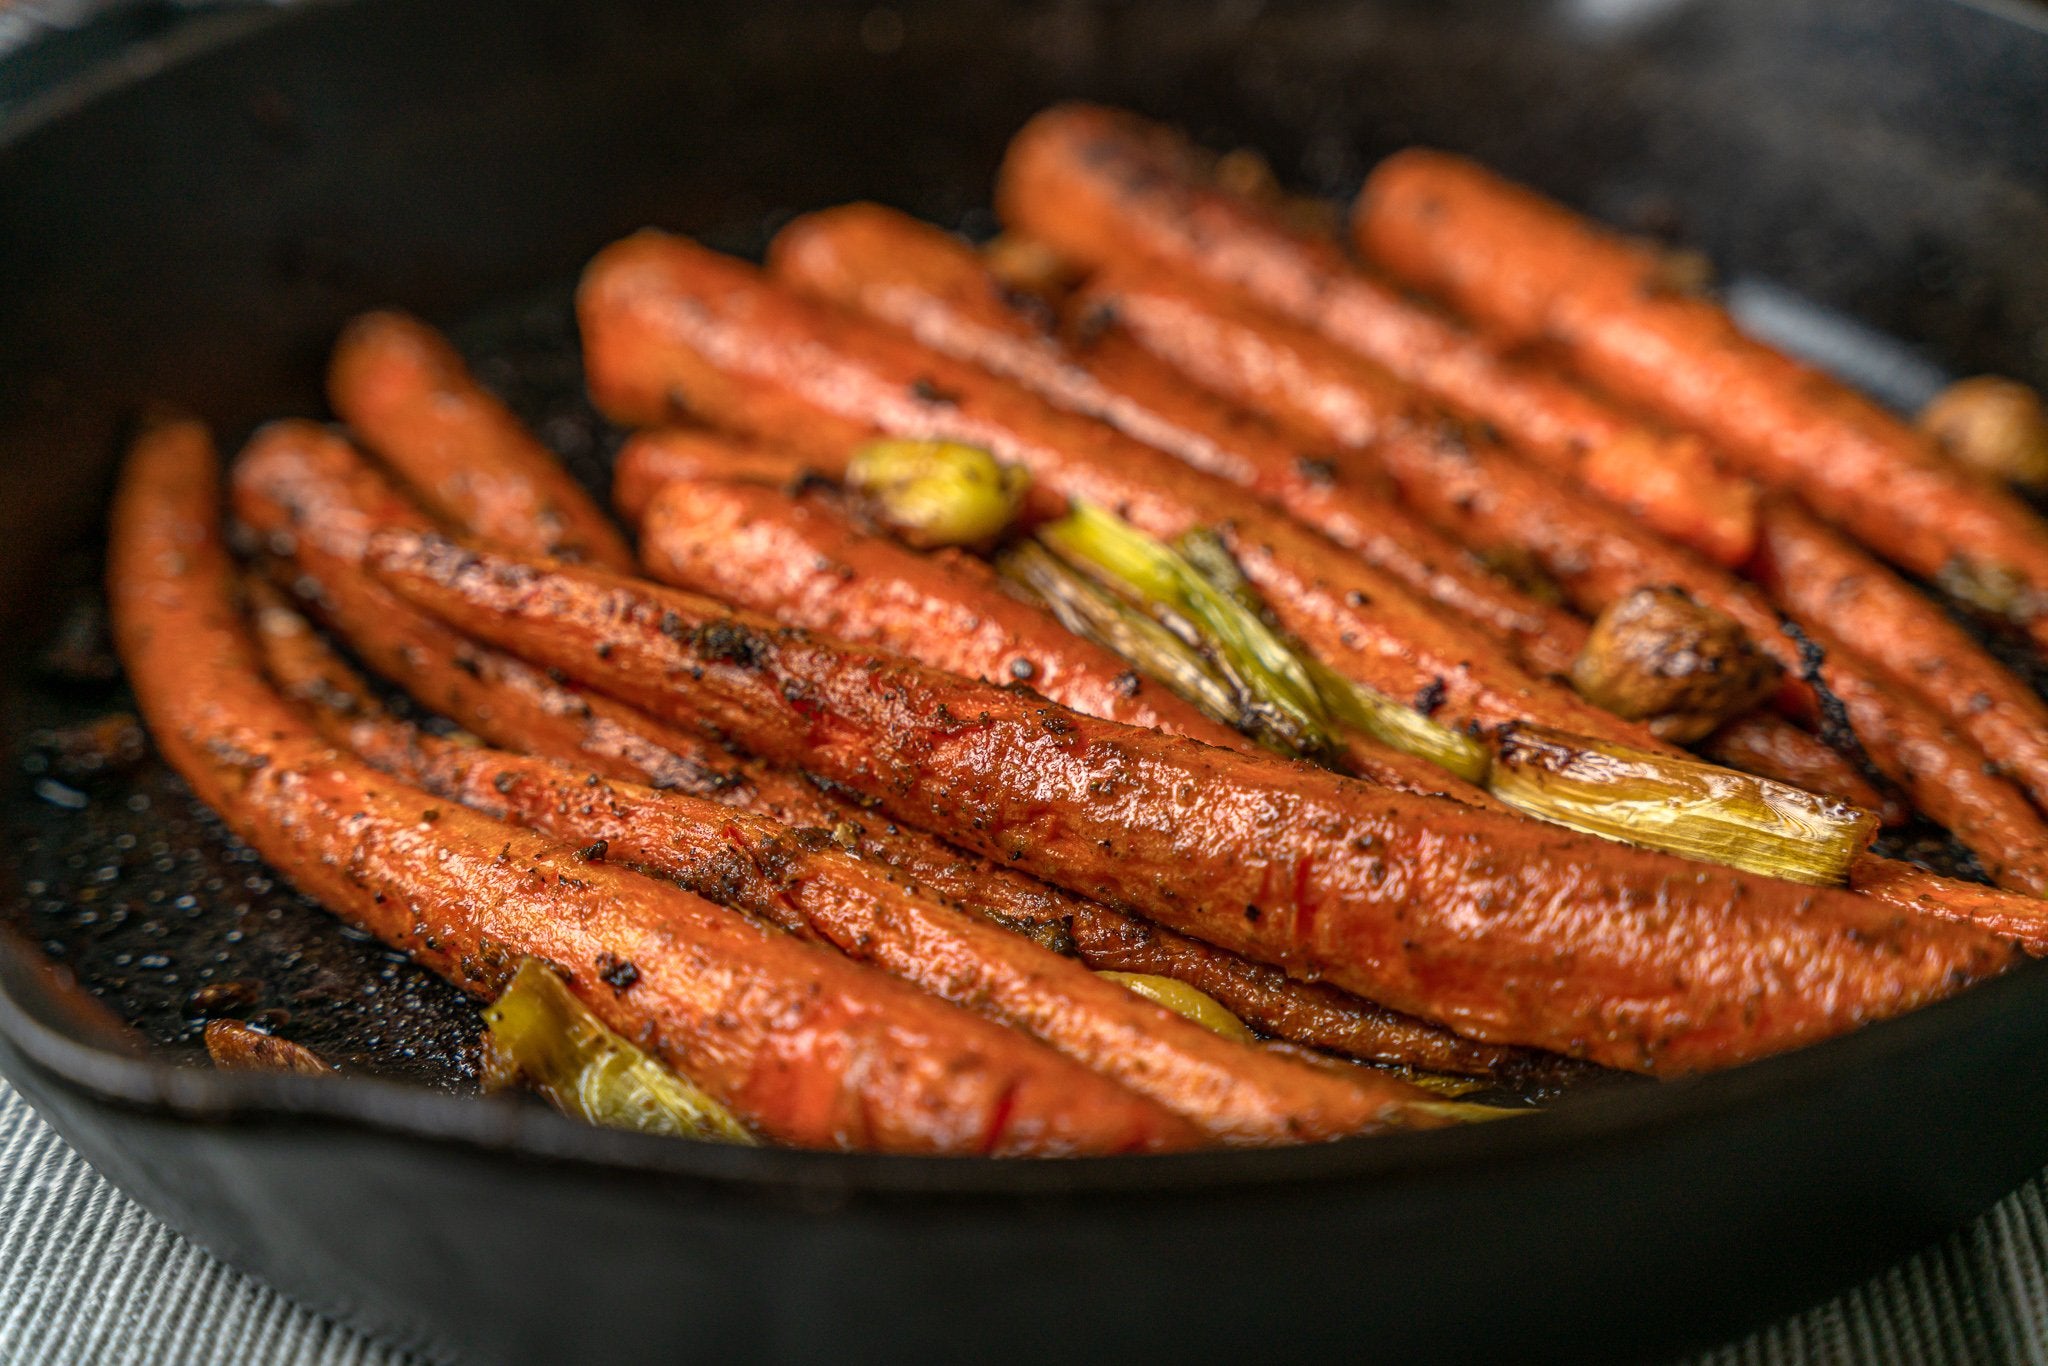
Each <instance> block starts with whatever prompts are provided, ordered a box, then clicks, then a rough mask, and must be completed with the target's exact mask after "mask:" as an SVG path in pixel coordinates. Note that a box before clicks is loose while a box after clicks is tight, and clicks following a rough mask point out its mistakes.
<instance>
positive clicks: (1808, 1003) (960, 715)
mask: <svg viewBox="0 0 2048 1366" xmlns="http://www.w3.org/2000/svg"><path fill="white" fill-rule="evenodd" d="M371 564H372V567H373V569H374V571H375V572H376V573H377V574H378V576H379V577H380V579H381V580H382V581H383V582H385V583H387V584H389V585H391V586H392V587H393V588H394V590H395V591H398V592H400V593H401V594H402V595H404V596H405V597H406V598H407V599H408V600H410V601H413V602H415V603H416V604H418V605H419V606H422V607H424V608H427V609H428V610H430V611H433V612H434V613H435V614H437V615H439V616H441V617H443V618H444V619H446V620H448V621H449V622H450V623H451V624H453V625H455V626H457V627H458V628H460V629H462V630H463V631H465V632H468V633H471V634H475V635H477V636H479V637H480V638H483V639H486V640H489V641H492V642H493V643H495V644H497V645H499V646H501V647H503V648H507V649H511V650H514V651H516V652H518V653H521V654H522V655H525V656H528V657H530V658H532V659H534V660H536V661H541V662H545V663H546V664H547V665H549V666H551V667H555V668H560V669H563V670H564V671H567V672H571V673H574V674H578V675H581V676H582V677H584V678H586V679H588V680H590V681H592V682H593V683H597V684H601V685H602V686H603V687H604V688H606V689H607V690H608V691H611V692H613V693H615V694H616V695H619V696H621V697H625V698H629V699H631V700H633V701H634V702H636V703H637V704H639V705H641V706H644V707H647V708H649V709H651V710H654V711H656V712H657V713H658V714H659V713H661V712H663V711H664V710H665V709H666V708H668V707H669V705H670V704H669V701H668V699H669V698H670V696H671V695H672V694H674V693H676V692H679V691H681V692H687V693H688V695H689V698H690V703H689V705H690V707H692V708H693V709H695V710H696V711H698V712H701V713H702V714H705V715H708V716H710V717H711V718H712V719H713V721H714V722H715V724H716V725H717V726H719V727H720V728H721V730H723V731H724V732H726V733H728V734H730V735H732V736H734V737H735V738H737V739H739V740H740V741H741V742H742V743H744V744H746V745H747V746H748V747H749V748H751V749H753V750H754V751H755V752H756V753H760V754H764V755H767V756H770V757H774V758H777V759H779V760H781V761H784V762H789V763H797V764H801V765H804V766H807V767H810V768H812V769H813V770H814V771H817V772H819V773H820V774H822V775H823V776H826V777H829V778H830V779H832V780H833V781H837V782H842V783H845V784H847V785H848V786H851V787H853V788H854V789H855V790H857V791H859V792H861V793H862V794H863V795H865V796H867V797H870V798H871V799H873V800H875V801H877V802H879V803H880V804H881V805H882V807H883V809H885V810H887V811H889V812H890V813H891V814H892V815H895V816H897V817H898V818H900V819H904V820H908V821H911V822H913V823H916V824H921V825H925V826H927V827H930V826H941V827H945V828H949V829H952V830H955V831H957V832H958V834H959V837H960V839H961V840H962V841H963V842H965V843H967V844H968V845H969V846H970V847H972V848H974V849H976V850H977V851H978V852H981V853H983V854H985V855H987V856H989V857H992V858H998V859H1008V860H1010V861H1013V862H1014V863H1015V864H1016V865H1017V866H1019V867H1021V868H1023V869H1024V870H1026V871H1029V872H1033V873H1036V874H1037V875H1039V876H1041V877H1045V878H1047V879H1048V880H1051V881H1054V882H1057V883H1058V884H1060V885H1062V886H1065V887H1067V888H1068V889H1069V890H1071V891H1076V892H1079V893H1081V894H1083V895H1091V896H1094V897H1096V898H1097V899H1099V900H1103V901H1106V902H1109V903H1111V904H1113V905H1118V906H1121V907H1127V908H1130V909H1132V910H1136V911H1139V912H1141V913H1143V914H1146V915H1148V916H1151V917H1153V918H1156V919H1158V920H1160V921H1162V922H1164V923H1166V924H1168V925H1172V926H1174V927H1175V928H1178V929H1182V930H1185V931H1188V932H1191V933H1196V934H1199V935H1200V936H1202V937H1204V938H1206V939H1208V940H1209V941H1210V942H1212V943H1215V944H1218V945H1219V946H1221V947H1226V948H1229V949H1232V950H1234V951H1237V952H1242V953H1245V954H1248V955H1250V956H1252V957H1257V958H1260V959H1263V960H1265V961H1268V962H1277V963H1280V964H1283V965H1285V966H1287V967H1288V968H1289V970H1290V971H1293V972H1296V973H1299V974H1303V975H1314V976H1321V977H1326V978H1328V979H1329V980H1330V981H1332V982H1335V983H1337V984H1338V985H1340V986H1346V987H1349V988H1351V989H1353V990H1357V991H1360V992H1363V993H1369V994H1372V995H1373V996H1375V997H1377V998H1378V999H1381V1000H1383V1001H1384V1002H1385V1003H1387V1004H1389V1005H1393V1006H1395V1007H1396V1008H1397V1009H1405V1010H1409V1011H1411V1012H1416V1013H1421V1014H1423V1015H1424V1016H1425V1017H1426V1018H1431V1019H1435V1020H1437V1021H1439V1022H1441V1023H1452V1024H1455V1027H1456V1028H1457V1029H1458V1030H1459V1032H1461V1033H1466V1034H1469V1035H1472V1036H1474V1037H1478V1038H1483V1039H1487V1040H1490V1041H1493V1042H1503V1043H1521V1044H1527V1045H1534V1046H1538V1047H1544V1048H1550V1049H1553V1050H1556V1051H1560V1052H1566V1053H1568V1054H1572V1055H1575V1056H1580V1057H1585V1058H1589V1059H1591V1060H1593V1061H1596V1062H1601V1063H1605V1064H1607V1065H1610V1066H1621V1067H1627V1068H1631V1069H1634V1070H1639V1071H1655V1072H1673V1073H1676V1072H1688V1071H1696V1070H1700V1069H1703V1068H1709V1067H1715V1066H1726V1065H1729V1064H1733V1063H1736V1062H1740V1061H1744V1060H1746V1059H1749V1058H1753V1057H1757V1056H1760V1055H1763V1054H1766V1053H1770V1052H1774V1051H1776V1050H1778V1049H1781V1048H1785V1047H1790V1046H1792V1045H1794V1044H1796V1043H1801V1042H1806V1041H1810V1040H1812V1039H1816V1038H1821V1037H1825V1036H1827V1035H1829V1034H1833V1033H1837V1032H1840V1031H1842V1030H1844V1029H1848V1028H1852V1027H1854V1026H1855V1025H1856V1024H1858V1023H1861V1022H1863V1021H1865V1020H1868V1019H1871V1018H1874V1017H1878V1016H1883V1015H1889V1014H1893V1013H1896V1012H1897V1011H1899V1010H1902V1009H1909V1008H1911V1007H1912V1006H1914V1005H1916V1004H1919V1003H1921V1002H1924V1001H1927V1000H1931V999H1934V998H1936V997H1938V996H1942V995H1946V994H1948V993H1949V992H1952V991H1954V990H1956V989H1958V988H1959V987H1961V986H1963V985H1964V984H1965V983H1967V982H1968V981H1970V980H1972V979H1974V978H1977V977H1980V976H1982V975H1984V974H1987V973H1990V972H1995V971H1998V970H2001V969H2002V968H2003V967H2005V966H2007V965H2008V964H2009V963H2010V962H2011V961H2012V958H2013V952H2012V948H2011V946H2010V945H2009V944H2008V943H2007V942H2006V941H2004V940H2002V939H1999V938H1997V937H1995V936H1992V935H1989V934H1986V933H1984V932H1982V931H1979V930H1977V929H1976V928H1975V927H1972V926H1966V925H1960V924H1953V923H1949V922H1946V921H1943V920H1939V919H1935V918H1931V917H1926V916H1917V915H1908V914H1905V913H1902V912H1901V911H1899V910H1897V909H1895V908H1891V907H1886V906H1881V905H1877V904H1875V903H1873V902H1871V901H1869V900H1867V899H1864V898H1860V897H1856V896H1853V895H1850V894H1847V893H1842V892H1834V891H1828V890H1823V889H1815V888H1811V887H1800V886H1796V885H1793V884H1789V883H1783V882H1776V881H1773V880H1770V879H1765V878H1757V877H1749V876H1744V875H1740V874H1736V873H1732V872H1730V871H1728V870H1726V869H1721V868H1715V867H1712V866H1709V865H1704V864H1695V863H1687V862H1684V861H1681V860H1678V859H1674V858H1670V857H1667V856H1664V855H1659V854H1653V853H1650V852H1647V851H1644V850H1638V849H1633V848H1629V847H1627V846H1623V845H1615V844H1608V843H1604V842H1597V841H1593V840H1589V839H1587V838H1584V837H1581V836H1577V835H1572V834H1569V833H1566V832H1563V831H1558V830H1554V829H1552V828H1549V827H1545V826H1541V825H1538V824H1536V823H1533V822H1525V821H1519V820H1515V819H1512V818H1510V817H1505V816H1499V815H1495V814H1493V813H1491V812H1486V811H1477V810H1472V809H1469V808H1465V807H1460V806H1457V805H1455V804H1452V803H1445V802H1439V801H1433V800H1430V799H1428V798H1421V797H1414V796H1410V795H1407V794H1405V793H1398V792H1389V791H1386V790H1384V789H1381V788H1376V787H1371V786H1368V785H1365V784H1360V783H1357V782H1354V781H1353V780H1350V779H1346V778H1343V777H1340V776H1338V775H1335V774H1327V773H1323V772H1320V771H1318V770H1314V769H1306V768H1303V767H1302V766H1300V765H1291V764H1282V763H1277V762H1274V761H1272V760H1270V759H1267V758H1265V757H1262V756H1255V755H1244V754H1239V753H1236V752H1235V751H1232V750H1225V749H1218V748H1216V747H1214V746H1209V745H1201V744H1197V743H1195V742H1193V741H1189V740H1185V739H1182V738H1181V737H1178V736H1171V735H1164V734H1162V733H1160V732H1158V731H1150V730H1139V729H1137V728H1135V727H1130V726H1120V725H1118V724H1116V723H1115V722H1111V721H1099V720H1096V719H1094V718H1092V717H1085V716H1081V715H1079V714H1078V713H1075V712H1070V711H1067V710H1066V709H1065V708H1062V707H1059V706H1058V705H1056V704H1054V703H1050V702H1047V701H1045V700H1044V699H1042V698H1037V697H1032V696H1028V695H1024V694H1019V693H1016V692H1011V691H1007V690H1004V689H1001V688H996V687H992V686H990V685H988V684H985V683H978V682H973V681H970V680H966V679H961V678H958V677H955V676H953V675H949V674H941V673H937V672H935V671H933V670H929V669H925V668H923V667H922V666H919V665H916V664H912V663H910V662H908V661H905V660H902V659H900V658H898V657H895V656H889V655H878V654H870V653H867V652H864V651H861V650H858V649H854V648H850V647H846V646H842V645H837V644H834V643H831V642H828V641H826V640H824V639H822V638H820V637H814V636H811V635H809V634H808V633H805V632H802V631H798V630H795V629H793V628H789V627H778V626H776V625H775V624H774V623H772V622H767V621H763V620H762V619H760V618H757V617H753V616H750V615H748V614H744V613H739V612H735V611H733V610H731V609H728V608H725V607H722V606H720V605H719V604H716V603H713V602H711V601H709V600H708V599H704V598H699V597H696V596H694V595H691V594H686V593H681V592H678V591H676V590H673V589H664V588H659V587H656V586H652V585H647V584H644V583H642V582H639V581H635V580H629V579H624V578H620V577H617V576H613V575H606V574H602V573H600V572H597V571H594V570H589V569H584V568H578V567H575V566H557V567H552V568H550V567H546V566H541V565H536V564H532V563H528V562H522V561H518V560H513V559H508V558H506V557H504V556H500V555H495V554H491V553H488V552H473V551H467V550H464V549H463V548H461V547H459V546H456V545H453V544H451V543H449V542H446V541H443V540H439V539H437V538H435V537H432V536H423V535H420V534H417V533H407V532H391V533H385V534H383V535H380V536H379V538H378V539H377V542H376V544H375V545H374V546H373V548H372V553H371ZM600 645H602V646H604V647H606V648H605V649H603V650H602V651H600V650H599V648H598V647H599V646H600Z"/></svg>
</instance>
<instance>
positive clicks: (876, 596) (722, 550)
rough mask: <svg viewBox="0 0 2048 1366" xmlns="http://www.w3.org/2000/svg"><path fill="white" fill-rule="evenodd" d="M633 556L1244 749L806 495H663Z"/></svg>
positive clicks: (852, 629)
mask: <svg viewBox="0 0 2048 1366" xmlns="http://www.w3.org/2000/svg"><path fill="white" fill-rule="evenodd" d="M641 556H642V559H643V560H644V561H645V563H646V566H647V572H648V573H649V574H651V575H653V577H655V578H657V579H660V580H661V581H662V582H664V583H670V584H674V585H675V586H677V587H678V588H687V589H690V590H691V591H693V592H698V593H702V594H705V595H706V596H708V597H715V598H718V599H719V600H720V601H723V602H729V603H732V604H734V605H735V606H739V607H745V608H748V609H750V610H753V611H756V612H760V613H761V614H763V615H764V616H772V617H774V618H775V619H777V620H778V621H784V622H787V623H789V624H790V625H793V626H802V627H805V628H807V629H809V630H813V631H818V632H821V633H823V634H825V635H830V636H836V637H838V638H840V639H842V640H848V641H853V642H856V643H859V644H863V645H876V646H879V647H881V648H882V649H885V650H890V651H893V652H895V653H897V654H900V655H903V656H905V657H907V658H910V659H915V660H917V661H918V662H919V663H922V664H926V665H929V666H930V667H932V668H935V669H942V670H944V671H946V672H948V673H957V674H961V675H963V676H965V677H968V678H979V679H982V680H984V681H986V682H990V683H995V684H997V685H999V686H1002V685H1012V684H1021V685H1023V686H1025V687H1028V688H1030V689H1032V690H1033V691H1034V692H1037V693H1039V694H1041V695H1042V696H1045V697H1049V698H1051V699H1052V700H1054V701H1055V702H1058V703H1060V704H1061V705H1063V706H1069V707H1072V708H1074V709H1075V710H1076V711H1080V712H1084V713H1086V714H1087V715H1089V716H1100V717H1103V718H1105V719H1107V720H1111V721H1121V722H1124V723H1125V724H1127V725H1133V726H1151V727H1154V728H1156V729H1160V730H1165V731H1168V732H1170V733H1172V734H1175V735H1186V736H1189V737H1190V738H1192V739H1196V740H1200V741H1202V742H1204V743H1205V744H1213V745H1222V746H1224V747H1225V748H1228V749H1240V750H1246V751H1250V750H1252V749H1254V748H1255V746H1254V745H1253V743H1252V742H1251V741H1250V740H1248V739H1246V738H1245V737H1244V736H1242V735H1240V734H1238V733H1237V732H1236V731H1234V730H1231V729H1229V728H1228V727H1227V726H1224V725H1222V724H1219V723H1218V722H1216V721H1212V720H1210V719H1209V718H1208V717H1206V716H1204V715H1203V714H1202V713H1201V712H1199V711H1197V710H1196V709H1195V708H1194V707H1193V706H1192V705H1190V704H1188V703H1186V702H1183V701H1182V700H1181V699H1180V698H1179V697H1177V696H1175V695H1174V694H1173V693H1171V692H1169V691H1167V690H1166V688H1165V687H1163V686H1162V685H1161V684H1160V683H1159V682H1158V681H1156V680H1155V681H1152V682H1150V683H1148V682H1147V681H1146V680H1145V679H1143V678H1142V677H1140V676H1139V675H1138V673H1137V672H1135V671H1134V670H1133V669H1132V668H1131V667H1130V666H1129V665H1128V664H1126V663H1125V662H1124V661H1123V660H1122V659H1120V658H1118V657H1117V656H1116V655H1114V654H1111V653H1110V652H1109V651H1107V650H1105V649H1102V648H1101V647H1099V646H1096V645H1093V644H1091V643H1089V642H1088V641H1085V640H1082V639H1081V638H1080V637H1078V636H1075V635H1072V634H1070V633H1069V632H1068V631H1067V630H1066V628H1065V627H1063V626H1061V625H1060V624H1059V623H1058V622H1057V621H1055V620H1054V619H1053V618H1052V617H1050V616H1048V615H1047V614H1046V613H1044V612H1042V611H1040V610H1039V609H1038V608H1036V607H1034V606H1031V605H1030V604H1028V603H1025V602H1022V601H1019V600H1018V599H1017V598H1014V597H1012V596H1011V595H1010V594H1009V593H1008V592H1006V591H1005V590H1004V589H1003V588H1002V587H1001V586H999V584H998V583H997V581H996V578H995V576H994V575H993V574H992V573H991V572H990V571H989V570H988V568H987V566H985V565H984V564H982V563H981V561H979V560H976V559H973V558H971V557H969V556H966V555H962V554H959V553H957V552H939V553H936V554H933V555H930V556H927V555H920V554H918V553H917V552H915V551H912V550H909V549H907V548H905V547H903V546H900V545H898V544H896V543H895V542H893V541H890V540H887V539H885V538H882V537H877V536H868V535H864V534H862V533H861V532H858V531H856V530H855V529H854V528H853V527H851V526H849V525H848V524H847V522H846V520H845V519H844V518H843V517H841V516H840V515H839V514H838V512H837V511H836V510H835V509H834V508H833V507H831V506H830V505H829V504H828V503H827V502H826V501H825V500H824V499H823V498H821V497H818V496H816V495H799V496H797V497H796V498H791V497H789V496H786V495H785V494H783V493H781V492H780V491H778V490H776V489H772V488H768V487H766V486H764V485H760V484H745V483H728V482H724V481H697V482H689V483H679V484H671V485H670V486H669V487H667V488H666V489H664V490H662V491H661V492H660V493H659V494H657V495H656V496H655V498H654V501H653V503H652V504H651V505H650V506H649V508H648V510H647V517H646V520H645V521H643V522H642V523H641ZM1334 758H1335V760H1336V762H1337V763H1338V766H1339V767H1341V768H1343V769H1344V770H1345V771H1346V772H1349V773H1353V774H1355V775H1357V776H1360V777H1366V778H1370V779H1372V780H1373V781H1375V782H1381V783H1385V784H1386V785H1387V786H1389V787H1395V788H1399V789H1400V790H1402V791H1404V792H1421V793H1426V794H1429V795H1431V796H1449V797H1451V798H1453V799H1455V800H1457V801H1462V802H1465V803H1467V804H1468V805H1477V806H1486V807H1491V808H1495V809H1504V808H1500V807H1499V806H1498V804H1497V803H1496V802H1495V801H1494V800H1493V798H1491V797H1489V796H1487V795H1486V794H1485V793H1484V792H1482V791H1480V790H1479V789H1478V788H1476V787H1473V786H1471V785H1470V784H1469V783H1465V782H1462V781H1460V780H1459V779H1457V778H1455V777H1453V776H1451V775H1450V774H1449V773H1446V772H1445V771H1444V770H1443V769H1441V768H1439V767H1437V766H1436V765H1434V764H1431V763H1429V762H1428V761H1427V760H1424V759H1419V758H1416V757H1414V756H1412V755H1408V754H1403V753H1401V752H1400V751H1398V750H1395V749H1392V748H1390V747H1388V746H1386V745H1383V744H1380V743H1378V742H1377V741H1374V740H1371V739H1368V738H1367V737H1364V736H1361V735H1345V736H1343V737H1341V738H1340V740H1339V745H1338V750H1337V753H1336V754H1335V756H1334Z"/></svg>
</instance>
